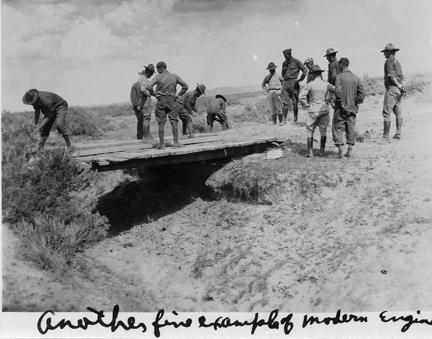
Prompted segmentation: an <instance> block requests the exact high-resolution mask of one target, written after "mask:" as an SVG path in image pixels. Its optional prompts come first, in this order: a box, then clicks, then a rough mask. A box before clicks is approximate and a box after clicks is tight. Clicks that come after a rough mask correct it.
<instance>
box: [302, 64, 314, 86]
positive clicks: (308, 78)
mask: <svg viewBox="0 0 432 339" xmlns="http://www.w3.org/2000/svg"><path fill="white" fill-rule="evenodd" d="M304 65H305V66H306V68H307V70H308V75H307V77H306V83H308V82H310V81H311V80H312V78H313V76H312V75H310V71H311V69H312V66H313V65H314V61H313V59H312V58H307V59H306V60H305V62H304Z"/></svg>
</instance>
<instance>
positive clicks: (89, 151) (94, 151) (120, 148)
mask: <svg viewBox="0 0 432 339" xmlns="http://www.w3.org/2000/svg"><path fill="white" fill-rule="evenodd" d="M219 140H220V137H219V136H208V137H206V138H192V139H184V140H182V144H183V145H191V144H200V143H206V142H214V141H219ZM168 147H169V146H168ZM152 148H153V146H152V144H133V145H120V146H100V147H97V148H94V149H86V150H82V151H81V150H78V151H76V152H74V156H75V157H84V156H88V155H95V154H108V153H115V152H120V151H137V150H148V149H152Z"/></svg>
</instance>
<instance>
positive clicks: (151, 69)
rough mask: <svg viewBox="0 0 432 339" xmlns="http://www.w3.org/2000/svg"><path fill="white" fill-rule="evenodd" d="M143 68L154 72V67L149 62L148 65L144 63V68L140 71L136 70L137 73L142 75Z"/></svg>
mask: <svg viewBox="0 0 432 339" xmlns="http://www.w3.org/2000/svg"><path fill="white" fill-rule="evenodd" d="M145 70H148V71H149V72H151V73H152V74H153V73H154V72H155V67H154V65H153V64H149V65H148V66H146V65H144V69H143V70H142V71H141V72H138V74H139V75H144V74H145Z"/></svg>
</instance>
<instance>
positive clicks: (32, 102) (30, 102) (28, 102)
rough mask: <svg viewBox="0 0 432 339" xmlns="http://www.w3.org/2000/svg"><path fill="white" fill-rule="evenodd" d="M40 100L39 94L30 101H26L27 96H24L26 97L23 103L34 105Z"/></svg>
mask: <svg viewBox="0 0 432 339" xmlns="http://www.w3.org/2000/svg"><path fill="white" fill-rule="evenodd" d="M38 98H39V94H38V93H36V94H35V95H34V97H33V99H32V100H30V101H28V100H26V95H25V94H24V96H23V98H22V102H23V104H24V105H33V104H34V103H35V102H36V101H37V99H38Z"/></svg>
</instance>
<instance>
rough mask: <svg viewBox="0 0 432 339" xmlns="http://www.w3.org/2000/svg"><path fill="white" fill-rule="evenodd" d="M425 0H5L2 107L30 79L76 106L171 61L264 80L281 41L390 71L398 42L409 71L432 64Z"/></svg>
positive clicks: (308, 52)
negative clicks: (387, 51)
mask: <svg viewBox="0 0 432 339" xmlns="http://www.w3.org/2000/svg"><path fill="white" fill-rule="evenodd" d="M431 18H432V1H430V0H410V1H406V0H392V1H387V0H380V1H376V0H361V1H355V0H326V1H322V0H266V1H261V0H206V1H198V0H92V1H90V0H57V1H55V0H3V1H2V7H1V19H2V20H1V31H2V33H1V39H2V44H1V59H2V66H1V67H2V70H1V71H2V74H1V77H2V91H1V94H2V97H1V106H2V109H6V110H10V111H22V110H28V108H29V107H28V106H25V105H23V104H22V102H21V98H22V96H23V94H24V92H25V91H26V90H28V89H30V88H37V89H40V90H47V91H52V92H55V93H57V94H59V95H60V96H62V97H63V98H65V99H66V100H67V101H68V102H69V104H70V105H96V104H109V103H116V102H127V101H128V100H129V93H130V87H131V85H132V84H133V82H134V81H136V79H137V72H138V71H140V70H141V69H142V68H143V67H142V66H143V65H144V64H148V63H154V64H156V63H157V62H158V61H161V60H163V61H165V62H166V63H167V65H168V70H169V71H170V72H172V73H176V74H178V75H179V76H180V77H182V78H183V79H184V80H185V81H186V82H187V83H188V84H189V85H190V87H191V88H192V87H194V86H195V85H196V83H197V82H200V83H204V84H206V86H207V88H215V87H231V86H251V85H256V86H259V85H260V84H261V82H262V80H263V78H264V76H265V75H266V73H267V71H266V67H267V65H268V63H269V62H270V61H273V62H275V63H276V64H277V65H278V66H279V70H280V67H281V64H282V61H283V56H282V50H283V49H285V48H292V51H293V56H294V57H296V58H298V59H300V60H301V61H304V60H305V59H306V58H308V57H313V58H314V61H315V63H317V64H318V65H320V66H321V68H324V69H327V61H326V59H325V58H324V57H323V55H324V52H325V50H326V49H327V48H330V47H332V48H334V49H336V50H337V51H339V52H338V54H337V56H338V57H348V58H349V59H350V63H351V64H350V68H351V70H352V71H353V72H354V73H356V74H357V75H359V76H360V77H362V76H363V74H365V73H367V74H368V75H369V76H375V75H379V76H382V75H383V63H384V57H383V55H382V53H380V50H382V49H383V48H384V46H385V45H386V44H387V43H388V42H392V43H393V44H394V45H396V47H398V48H400V49H401V50H400V51H399V52H398V53H397V58H398V60H399V61H400V62H401V64H402V68H403V71H404V72H405V73H413V72H422V71H428V72H430V71H431V70H432V63H431V56H432V20H431Z"/></svg>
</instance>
